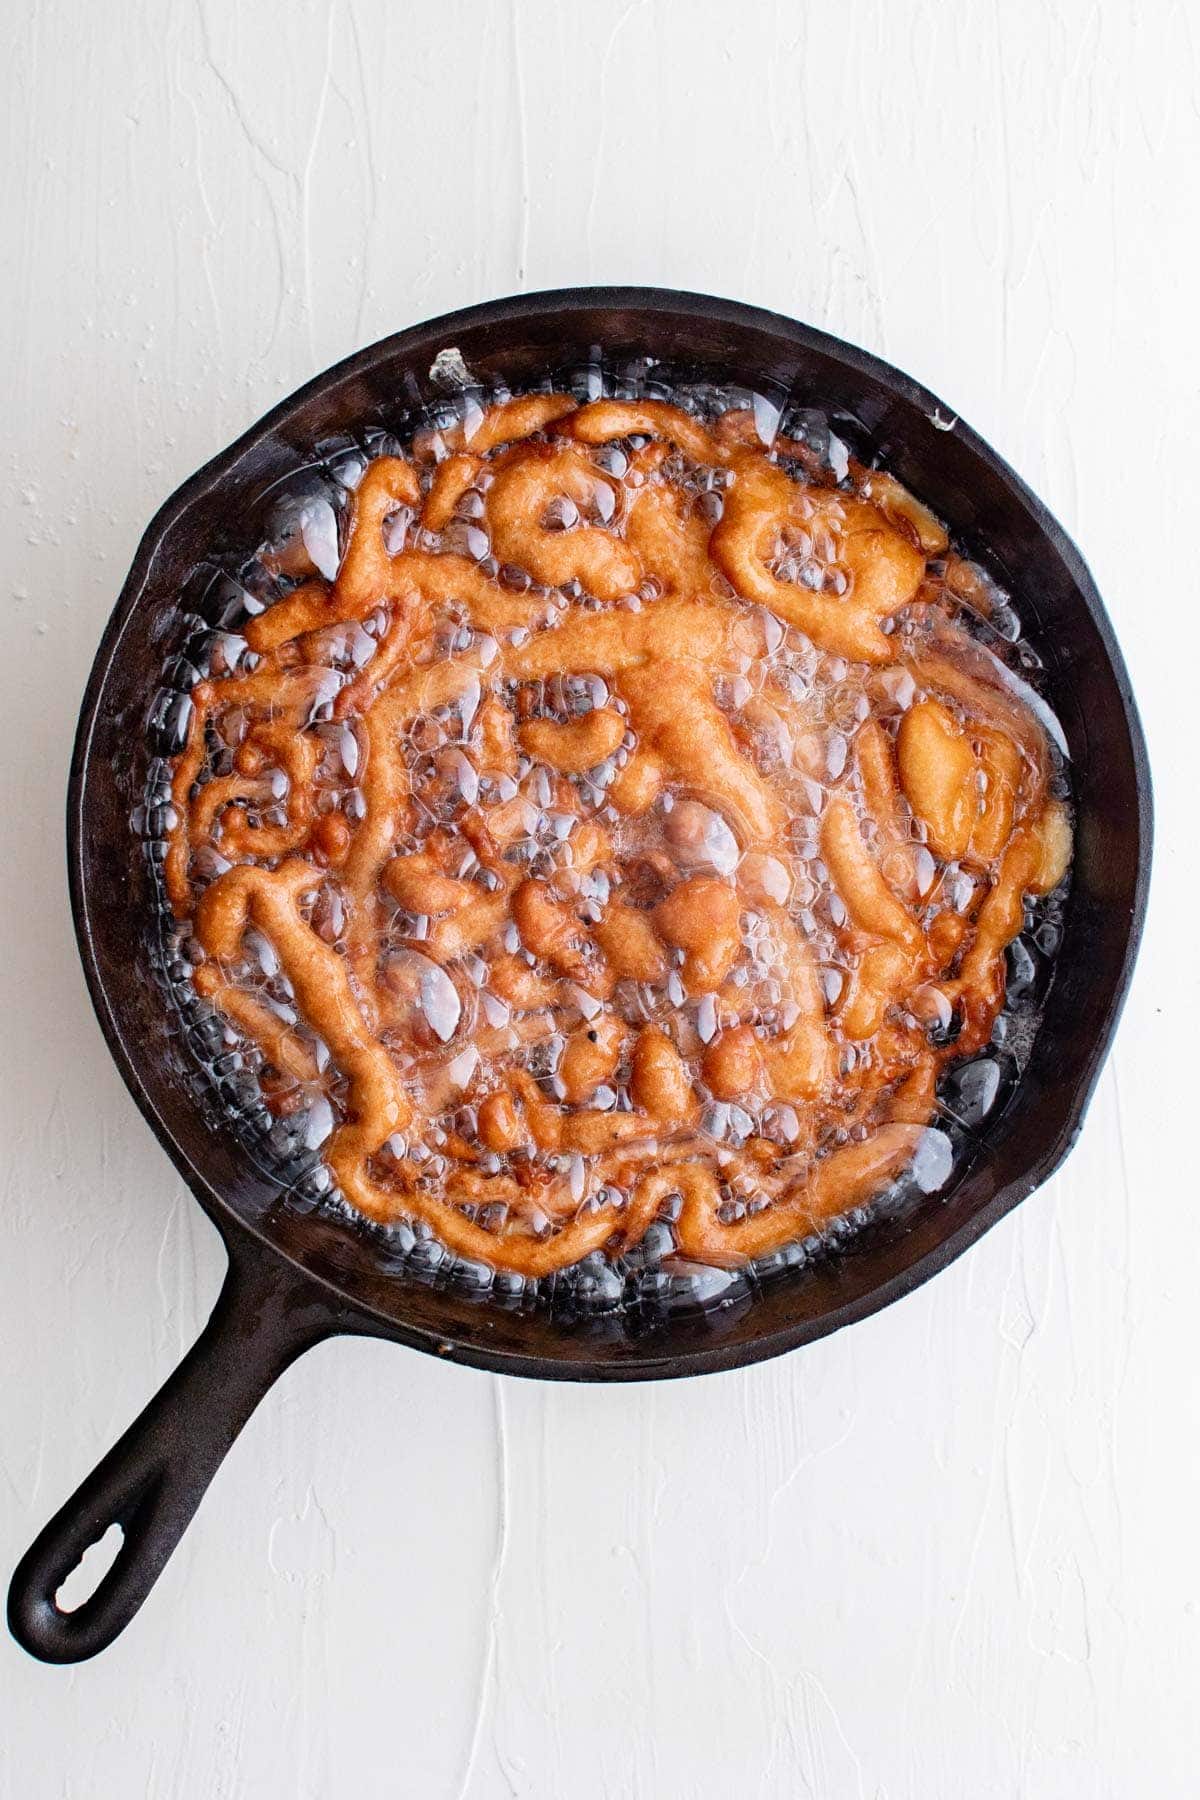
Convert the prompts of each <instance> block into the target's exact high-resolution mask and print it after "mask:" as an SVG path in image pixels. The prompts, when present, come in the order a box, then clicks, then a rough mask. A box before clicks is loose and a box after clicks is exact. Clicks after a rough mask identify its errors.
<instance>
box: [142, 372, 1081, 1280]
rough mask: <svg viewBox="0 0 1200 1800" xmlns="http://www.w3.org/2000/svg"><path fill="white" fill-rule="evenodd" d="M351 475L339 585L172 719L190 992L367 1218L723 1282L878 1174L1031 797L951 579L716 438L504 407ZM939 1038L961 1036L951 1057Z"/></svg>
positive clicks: (989, 659)
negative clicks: (655, 1261)
mask: <svg viewBox="0 0 1200 1800" xmlns="http://www.w3.org/2000/svg"><path fill="white" fill-rule="evenodd" d="M473 426H474V428H473V429H471V428H470V427H469V425H468V424H467V423H465V422H464V423H462V424H460V425H459V426H457V427H456V428H454V429H453V430H448V431H442V432H426V433H424V434H422V435H421V436H420V437H418V439H417V440H415V441H414V444H413V446H412V448H411V451H410V453H409V455H408V456H407V457H403V458H402V457H399V456H379V457H377V458H376V459H375V460H374V461H372V462H371V463H369V465H368V466H367V468H366V471H365V473H364V474H363V476H362V479H361V481H360V483H359V486H358V488H357V491H356V493H355V496H354V499H353V506H352V517H351V519H350V523H349V530H348V533H346V534H344V537H343V549H342V554H341V560H340V566H339V568H338V573H337V576H336V579H335V580H333V581H332V582H328V581H325V580H324V579H322V578H320V577H319V576H318V575H317V574H316V571H315V569H314V568H313V567H312V564H311V561H310V560H309V559H307V558H306V555H305V552H304V549H303V545H302V544H298V543H297V542H292V543H289V544H286V545H284V546H277V547H276V551H275V554H276V557H277V566H278V568H279V570H280V571H284V570H286V571H287V572H288V573H289V574H290V575H291V576H292V577H294V578H298V581H299V585H297V586H295V587H294V588H293V590H292V591H290V592H288V593H287V594H286V595H285V596H284V597H283V598H281V599H280V600H278V601H277V602H276V603H275V604H274V605H272V606H271V607H270V608H268V610H266V611H265V612H263V613H261V614H260V615H259V616H258V617H256V618H255V619H253V620H252V621H251V623H250V625H249V626H248V627H247V628H246V632H245V637H246V644H247V649H246V652H245V653H244V654H243V655H242V656H241V657H240V659H239V660H238V661H237V663H236V666H235V667H234V668H233V669H231V670H229V671H228V672H226V673H224V674H221V675H218V676H214V677H213V678H210V679H208V680H205V681H203V682H201V683H200V685H199V686H198V687H196V688H195V689H194V690H193V694H192V700H193V710H192V718H191V725H190V730H189V736H188V741H187V744H186V746H185V748H184V750H183V752H182V754H181V755H180V756H179V758H178V760H177V762H176V765H175V768H174V775H173V788H172V793H173V802H174V823H173V825H172V827H171V830H170V833H169V837H168V848H167V856H166V863H165V879H166V884H167V890H168V895H169V898H170V902H171V905H172V907H173V908H174V910H175V913H176V915H177V917H179V918H180V919H186V918H192V920H193V924H194V935H193V946H194V955H195V956H196V959H197V960H196V966H195V969H194V981H195V985H196V989H197V991H198V992H199V993H200V994H201V995H203V996H204V997H206V998H207V999H208V1000H209V1001H210V1002H211V1003H212V1004H213V1005H214V1006H216V1007H217V1008H218V1009H220V1010H221V1011H222V1012H223V1013H224V1014H225V1015H226V1016H227V1018H228V1019H229V1021H230V1022H231V1024H232V1025H233V1026H234V1027H236V1029H237V1031H238V1032H239V1033H240V1034H241V1036H242V1037H243V1038H244V1039H245V1040H247V1041H249V1042H251V1043H253V1044H255V1045H257V1046H258V1048H259V1050H260V1051H261V1054H262V1057H263V1070H262V1081H263V1087H264V1091H265V1092H266V1093H267V1095H268V1097H269V1099H270V1101H271V1103H272V1104H273V1105H274V1106H275V1108H276V1109H277V1110H288V1109H292V1108H296V1107H302V1106H311V1105H312V1104H313V1103H314V1102H315V1101H317V1100H318V1099H319V1098H321V1097H324V1099H325V1100H326V1101H327V1102H328V1104H329V1106H330V1107H331V1108H332V1115H333V1119H334V1121H335V1123H334V1126H333V1129H332V1132H331V1134H330V1135H329V1137H328V1139H327V1142H326V1144H325V1149H324V1155H325V1160H326V1163H327V1165H328V1168H329V1170H330V1172H331V1174H332V1176H333V1178H334V1180H335V1181H336V1183H337V1185H338V1187H339V1189H340V1190H341V1193H342V1195H343V1196H344V1197H345V1199H346V1200H347V1201H348V1202H349V1204H350V1205H352V1206H353V1207H355V1208H357V1209H358V1210H359V1211H360V1212H362V1213H363V1214H365V1215H367V1216H368V1217H370V1218H372V1219H376V1220H380V1221H390V1220H395V1219H400V1218H407V1219H417V1218H420V1219H424V1220H426V1221H427V1222H428V1223H429V1225H430V1226H431V1227H432V1228H433V1230H434V1231H435V1232H436V1234H437V1235H438V1237H439V1238H440V1239H441V1240H442V1242H443V1243H445V1244H446V1245H448V1246H449V1247H450V1248H451V1249H452V1250H454V1251H455V1252H457V1253H458V1254H460V1255H462V1256H465V1257H469V1258H472V1259H478V1260H479V1261H482V1262H486V1263H488V1264H490V1265H492V1266H493V1267H495V1268H498V1269H506V1270H512V1271H515V1272H517V1273H519V1274H522V1275H527V1276H541V1275H546V1274H549V1273H551V1272H553V1271H554V1270H557V1269H562V1268H565V1267H568V1266H569V1265H571V1264H572V1263H575V1262H577V1261H578V1260H579V1259H580V1258H581V1257H582V1256H584V1255H586V1254H588V1253H589V1252H591V1251H594V1250H609V1249H611V1250H620V1249H622V1248H628V1247H630V1246H632V1245H633V1244H635V1243H636V1242H637V1241H638V1240H639V1238H640V1237H641V1236H642V1234H643V1233H644V1232H645V1230H646V1228H647V1226H648V1225H649V1224H650V1223H651V1222H652V1221H653V1220H654V1219H655V1218H656V1217H657V1216H658V1214H659V1213H660V1211H661V1210H662V1208H663V1206H664V1204H665V1203H667V1202H673V1203H674V1204H673V1209H672V1210H673V1212H675V1213H676V1214H677V1217H676V1218H675V1223H674V1230H675V1236H676V1241H677V1243H678V1246H679V1249H680V1251H681V1253H682V1254H683V1255H684V1256H685V1257H690V1258H692V1259H694V1260H696V1261H700V1262H712V1263H736V1262H740V1261H742V1260H744V1259H746V1258H749V1257H757V1256H761V1255H763V1254H765V1253H767V1252H769V1251H771V1250H773V1249H776V1248H778V1247H779V1246H781V1245H783V1244H786V1243H788V1242H790V1241H793V1240H795V1239H797V1238H800V1237H803V1236H805V1235H806V1234H808V1233H809V1232H811V1231H812V1230H813V1229H814V1228H815V1227H819V1226H820V1225H821V1223H822V1222H824V1221H827V1220H829V1219H831V1218H833V1217H835V1216H837V1215H838V1214H841V1213H843V1212H845V1211H847V1210H848V1209H850V1208H852V1207H855V1206H857V1205H860V1204H862V1203H863V1202H865V1201H866V1200H869V1199H870V1198H871V1197H872V1196H873V1195H874V1194H876V1193H877V1192H879V1191H880V1190H881V1189H882V1188H884V1187H886V1186H887V1185H888V1184H889V1183H890V1182H891V1181H892V1180H893V1179H894V1178H895V1176H896V1175H897V1174H898V1173H899V1172H900V1171H901V1170H903V1169H904V1167H905V1166H906V1165H907V1164H908V1163H909V1162H910V1160H911V1159H912V1156H913V1154H914V1150H915V1147H916V1145H917V1143H918V1141H919V1139H920V1137H921V1133H922V1130H923V1128H924V1127H925V1125H926V1124H927V1122H928V1120H929V1119H930V1117H931V1116H932V1114H933V1111H934V1087H935V1081H936V1078H937V1075H938V1073H939V1070H940V1069H941V1068H942V1067H943V1066H944V1065H945V1063H946V1061H947V1060H948V1059H949V1058H956V1057H960V1056H963V1055H966V1054H970V1053H974V1052H976V1051H978V1050H979V1049H980V1048H981V1047H982V1046H984V1045H985V1044H986V1043H987V1042H988V1039H989V1037H990V1034H991V1031H992V1027H993V1024H994V1021H995V1018H996V1014H997V1013H998V1011H999V1009H1000V1007H1001V1005H1002V1003H1003V999H1004V976H1005V963H1004V951H1005V948H1006V946H1007V945H1008V943H1009V942H1010V941H1011V940H1012V938H1013V937H1014V936H1015V935H1016V934H1017V932H1018V931H1019V930H1020V929H1021V923H1022V917H1023V902H1024V899H1025V897H1026V896H1028V895H1037V894H1044V893H1046V892H1048V891H1049V890H1050V889H1051V888H1053V887H1054V886H1055V885H1056V884H1057V883H1058V882H1059V881H1060V880H1061V879H1062V877H1063V875H1064V873H1065V871H1066V867H1067V864H1068V862H1069V858H1070V829H1069V824H1068V818H1067V814H1066V811H1065V808H1064V806H1063V805H1062V803H1061V802H1060V801H1058V800H1055V799H1053V798H1051V797H1050V795H1049V791H1048V780H1049V777H1050V774H1051V759H1050V751H1049V747H1048V745H1047V742H1046V738H1045V735H1044V733H1043V730H1042V727H1041V725H1040V724H1039V722H1038V719H1037V717H1036V716H1035V714H1034V712H1033V711H1032V710H1031V709H1030V708H1029V706H1028V705H1027V704H1026V703H1025V699H1024V697H1023V694H1022V690H1021V689H1020V685H1019V684H1018V683H1015V682H1014V681H1013V680H1012V678H1011V676H1009V674H1008V672H1007V671H1006V669H1005V667H1004V665H1003V664H1001V663H1000V662H998V661H997V659H996V657H995V656H993V655H992V654H991V653H990V652H989V651H988V650H986V649H984V648H983V647H982V646H981V645H980V644H979V643H978V642H977V641H975V639H974V638H973V637H972V636H971V635H970V634H969V633H968V631H967V630H966V629H965V628H964V624H963V619H964V614H965V611H966V609H969V608H972V607H973V608H975V609H976V610H977V611H978V610H986V608H987V605H988V599H987V590H986V588H985V587H984V586H982V585H981V584H980V582H979V581H978V579H977V577H976V576H975V574H974V571H973V570H972V568H971V566H970V565H968V564H965V563H963V562H962V561H961V560H960V559H958V558H957V557H955V556H954V555H952V554H951V553H950V552H949V548H948V545H947V540H946V536H945V533H944V532H943V530H942V528H941V527H940V525H939V524H938V522H937V521H936V520H935V519H934V518H933V517H932V515H930V514H929V513H928V512H927V511H926V510H925V508H924V507H922V506H921V505H920V504H919V503H918V502H917V501H915V500H914V499H913V498H912V496H911V495H909V494H908V493H906V492H905V490H904V489H902V488H901V487H900V486H899V485H898V484H897V483H896V482H895V481H894V480H892V478H891V477H889V476H887V475H885V474H882V473H880V472H879V471H876V470H868V469H865V468H863V467H861V466H859V465H857V464H852V465H851V470H850V476H849V479H848V480H847V481H846V482H844V483H842V484H840V485H837V484H835V482H834V478H833V476H832V475H830V474H829V473H828V472H827V471H825V470H824V469H823V468H822V467H821V466H820V465H819V464H818V463H817V461H816V459H815V458H814V457H813V456H812V454H811V452H810V451H809V450H808V449H806V447H805V446H804V445H802V444H800V443H794V442H791V441H790V440H785V439H777V440H776V441H775V443H774V444H773V445H772V446H771V448H770V450H769V451H768V450H767V449H766V448H764V446H763V445H762V443H760V441H759V439H758V437H757V435H756V433H755V429H754V422H753V418H752V415H751V414H750V413H749V412H745V411H728V412H725V413H724V414H722V415H721V416H720V417H718V418H717V419H716V420H715V421H714V422H713V423H711V424H706V423H704V422H702V421H701V420H699V419H697V418H695V417H692V416H691V415H690V414H688V413H687V412H684V411H682V410H680V409H677V408H676V407H674V406H671V405H668V404H665V403H663V402H661V401H642V402H624V401H618V400H599V401H595V402H593V403H591V404H588V405H584V406H577V404H576V402H575V401H574V400H572V399H571V398H570V397H569V396H566V395H561V394H534V395H527V396H524V397H521V398H518V399H515V400H510V401H507V402H504V403H502V404H499V405H496V406H493V407H492V408H491V409H490V410H488V411H487V412H485V413H483V414H482V416H480V415H479V414H478V412H476V414H475V416H474V421H473ZM956 1028H957V1031H956Z"/></svg>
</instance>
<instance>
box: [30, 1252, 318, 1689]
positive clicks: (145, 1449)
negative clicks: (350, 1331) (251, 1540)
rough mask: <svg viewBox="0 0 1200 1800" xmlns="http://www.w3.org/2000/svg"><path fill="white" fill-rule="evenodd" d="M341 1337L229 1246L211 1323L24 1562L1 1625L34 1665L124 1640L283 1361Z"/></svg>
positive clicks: (257, 1259) (294, 1279)
mask: <svg viewBox="0 0 1200 1800" xmlns="http://www.w3.org/2000/svg"><path fill="white" fill-rule="evenodd" d="M337 1329H338V1324H337V1323H336V1321H335V1320H334V1319H332V1318H331V1316H330V1312H329V1308H328V1305H327V1303H326V1301H325V1300H324V1299H323V1298H321V1297H318V1290H317V1289H316V1288H314V1287H313V1286H311V1285H310V1284H308V1283H305V1282H303V1278H302V1277H300V1276H298V1275H296V1274H295V1273H294V1272H293V1271H292V1270H291V1269H290V1268H289V1267H288V1266H287V1264H285V1263H282V1262H280V1261H279V1260H277V1259H276V1258H274V1257H272V1256H270V1255H269V1254H266V1255H264V1254H263V1252H261V1251H260V1250H259V1249H258V1246H257V1245H256V1244H254V1243H253V1241H252V1240H249V1239H246V1240H242V1241H240V1242H239V1243H238V1244H236V1245H235V1246H231V1258H230V1264H229V1269H228V1272H227V1274H226V1277H225V1284H224V1286H223V1287H222V1289H221V1292H220V1295H219V1296H218V1299H217V1303H216V1306H215V1307H214V1308H213V1313H212V1317H211V1318H210V1319H209V1321H208V1324H207V1325H206V1326H205V1328H204V1330H203V1331H202V1332H201V1334H200V1336H199V1337H198V1338H197V1340H196V1342H195V1343H194V1344H193V1345H192V1348H191V1349H190V1350H189V1351H188V1353H187V1355H186V1356H185V1357H184V1359H183V1361H182V1362H181V1363H180V1365H179V1367H178V1368H177V1369H175V1370H174V1371H173V1373H172V1374H171V1375H169V1376H168V1377H167V1380H166V1381H165V1383H164V1384H163V1386H162V1387H161V1388H160V1389H159V1391H158V1393H157V1394H156V1395H155V1396H154V1398H153V1400H151V1402H150V1404H149V1405H148V1406H147V1407H146V1410H145V1411H144V1412H143V1413H142V1415H141V1417H140V1418H138V1419H135V1420H134V1422H133V1424H132V1425H131V1426H130V1427H129V1430H128V1431H127V1432H126V1433H125V1435H124V1437H122V1438H121V1439H120V1441H119V1442H118V1443H116V1444H115V1445H114V1446H113V1448H112V1449H111V1450H110V1451H109V1453H108V1455H107V1456H106V1457H105V1458H104V1460H103V1462H101V1463H100V1464H99V1466H98V1467H97V1468H96V1469H94V1470H93V1472H92V1473H91V1474H90V1475H89V1476H88V1477H87V1479H86V1481H84V1482H83V1484H82V1485H81V1486H80V1487H79V1488H78V1489H77V1490H76V1492H75V1493H74V1494H73V1495H72V1496H71V1498H70V1499H69V1500H68V1501H67V1503H66V1505H65V1506H63V1507H61V1508H60V1509H59V1511H58V1512H57V1513H55V1515H54V1517H53V1518H52V1519H51V1520H50V1523H49V1524H48V1525H47V1526H46V1527H45V1529H44V1530H43V1531H42V1532H41V1533H40V1535H39V1536H38V1538H37V1539H36V1541H35V1542H34V1543H33V1545H32V1546H31V1547H30V1549H29V1550H28V1551H27V1552H26V1554H25V1555H24V1556H23V1557H22V1559H21V1561H20V1563H19V1564H18V1566H17V1569H16V1573H15V1574H14V1575H13V1579H12V1586H11V1587H10V1589H9V1593H8V1623H9V1629H10V1630H11V1632H12V1634H13V1636H14V1637H15V1638H16V1640H17V1642H18V1643H19V1644H21V1645H23V1646H24V1648H25V1649H26V1650H28V1651H29V1652H30V1654H31V1655H32V1656H36V1657H38V1658H40V1659H41V1661H42V1662H51V1663H74V1662H83V1661H84V1660H85V1659H86V1658H87V1657H89V1656H95V1654H96V1652H97V1651H98V1650H103V1649H105V1648H106V1647H107V1646H108V1645H109V1644H111V1643H112V1641H113V1639H114V1638H115V1637H116V1636H117V1635H118V1634H119V1633H120V1632H122V1631H123V1630H124V1629H125V1627H126V1625H128V1623H129V1621H130V1620H131V1619H132V1618H133V1615H134V1614H135V1613H136V1612H137V1610H138V1608H139V1606H140V1605H141V1604H142V1601H143V1600H144V1599H145V1598H146V1595H147V1594H148V1593H149V1592H150V1589H151V1588H152V1587H153V1586H154V1583H155V1581H156V1580H157V1579H158V1576H159V1574H160V1573H161V1571H162V1569H163V1566H164V1565H165V1563H166V1561H167V1558H168V1557H169V1556H170V1554H171V1552H172V1551H173V1550H174V1548H175V1546H176V1544H177V1543H178V1542H179V1540H180V1538H181V1537H182V1535H183V1532H184V1530H185V1528H186V1526H187V1524H188V1522H189V1520H190V1519H191V1517H192V1514H193V1513H194V1512H195V1510H196V1508H197V1506H198V1505H199V1504H200V1501H201V1499H202V1498H203V1496H204V1491H205V1489H206V1488H207V1487H208V1484H209V1482H210V1481H211V1480H212V1478H213V1476H214V1475H215V1473H216V1471H217V1469H218V1468H219V1466H220V1464H221V1461H222V1458H223V1457H224V1456H225V1453H226V1451H227V1450H228V1449H229V1447H230V1445H231V1444H232V1443H233V1440H234V1438H235V1437H236V1436H237V1434H238V1432H239V1431H240V1430H241V1428H242V1426H243V1425H244V1424H245V1423H246V1420H247V1419H248V1418H249V1417H250V1414H251V1413H252V1412H253V1411H254V1408H255V1407H256V1406H257V1405H258V1402H259V1401H260V1400H261V1399H262V1397H263V1395H264V1394H265V1393H266V1392H267V1389H268V1388H269V1387H270V1386H271V1385H272V1383H273V1382H274V1381H276V1380H277V1379H278V1377H279V1376H280V1375H282V1373H283V1371H284V1370H285V1369H286V1368H287V1367H288V1365H289V1363H292V1362H294V1361H295V1359H296V1357H297V1356H299V1355H301V1354H302V1352H303V1351H305V1350H307V1349H309V1348H310V1347H311V1346H312V1345H313V1344H315V1343H317V1342H319V1341H320V1339H321V1338H323V1337H328V1336H329V1335H330V1334H331V1333H332V1332H334V1331H336V1330H337ZM114 1523H115V1524H117V1525H120V1527H121V1529H122V1531H123V1533H124V1540H123V1542H122V1544H121V1548H120V1550H119V1551H118V1553H117V1559H116V1561H115V1562H114V1563H113V1565H112V1567H111V1568H110V1569H109V1570H108V1572H107V1574H106V1575H105V1576H104V1579H103V1580H102V1581H101V1582H100V1585H99V1586H98V1587H97V1589H96V1591H95V1593H94V1594H92V1596H91V1597H90V1599H87V1600H85V1601H84V1602H83V1603H82V1604H81V1605H80V1606H79V1607H77V1608H76V1609H75V1610H74V1611H72V1612H66V1611H64V1610H63V1609H62V1608H61V1607H59V1606H58V1605H57V1604H56V1603H55V1595H56V1593H57V1592H58V1590H59V1588H60V1587H61V1586H62V1584H63V1582H64V1581H65V1580H66V1578H67V1576H68V1575H69V1574H70V1572H71V1570H72V1569H73V1568H74V1567H75V1566H76V1564H77V1563H78V1562H79V1559H80V1558H81V1556H82V1555H83V1553H84V1551H85V1550H86V1549H87V1548H88V1547H89V1545H91V1544H94V1543H95V1542H96V1541H97V1539H99V1538H101V1537H103V1535H104V1533H105V1532H106V1531H107V1530H108V1528H109V1526H110V1525H113V1524H114Z"/></svg>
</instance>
